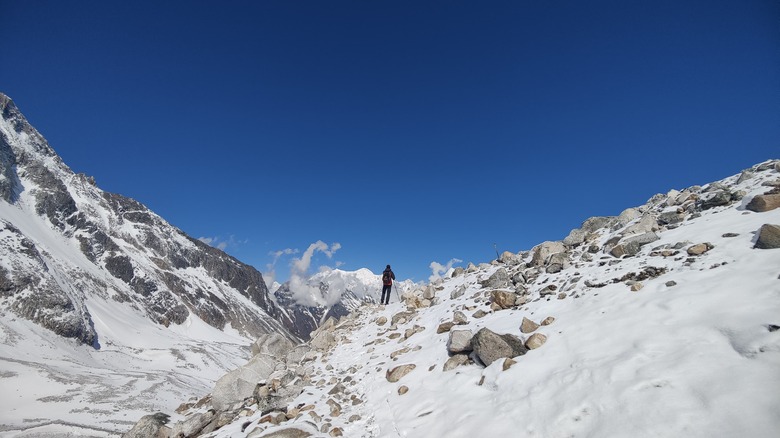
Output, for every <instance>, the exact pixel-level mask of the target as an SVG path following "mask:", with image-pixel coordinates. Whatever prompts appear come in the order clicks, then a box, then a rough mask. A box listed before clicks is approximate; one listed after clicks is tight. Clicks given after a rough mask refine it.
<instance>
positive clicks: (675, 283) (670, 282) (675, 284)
mask: <svg viewBox="0 0 780 438" xmlns="http://www.w3.org/2000/svg"><path fill="white" fill-rule="evenodd" d="M665 284H666V287H672V286H677V282H676V281H667V282H666V283H665Z"/></svg>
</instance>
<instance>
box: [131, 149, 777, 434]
mask: <svg viewBox="0 0 780 438" xmlns="http://www.w3.org/2000/svg"><path fill="white" fill-rule="evenodd" d="M402 298H403V302H401V303H399V302H396V301H395V300H394V302H393V303H391V304H390V305H389V306H379V305H376V304H373V303H371V302H363V303H362V304H361V305H360V307H358V308H357V309H356V310H355V311H354V312H352V313H351V314H349V315H348V316H345V317H342V318H341V319H339V320H338V321H335V320H333V319H331V320H329V321H327V322H326V323H325V324H323V325H322V326H321V327H320V328H319V329H318V330H317V331H316V332H315V333H313V335H312V339H311V341H310V342H309V344H308V346H306V347H302V346H293V345H292V344H285V343H284V341H283V340H278V339H276V340H271V339H265V340H259V341H258V343H257V344H256V346H255V348H254V353H255V356H253V358H252V359H251V360H250V362H248V363H246V364H244V365H242V366H241V367H239V368H238V369H236V370H235V371H233V372H231V373H229V374H228V375H225V376H223V377H222V378H220V380H219V381H218V382H217V385H216V386H215V388H214V390H213V391H212V393H211V394H210V395H209V396H207V397H205V398H203V399H201V400H200V401H198V402H197V403H195V402H192V403H188V404H187V405H185V406H183V409H182V410H180V412H181V413H184V416H182V415H178V414H173V413H171V414H172V415H173V418H171V419H170V421H168V418H167V417H166V415H162V414H157V415H148V416H145V417H143V418H142V419H141V420H140V421H139V422H138V423H137V424H136V426H135V427H134V428H133V429H132V430H131V431H130V432H128V433H127V434H126V435H125V436H126V437H128V438H132V437H140V436H166V437H167V436H177V435H179V434H181V435H183V436H203V437H212V438H227V437H244V436H247V437H265V436H269V437H270V436H274V437H281V436H290V437H292V436H295V437H307V436H311V437H320V436H346V437H398V436H403V437H442V436H447V437H452V438H457V437H463V438H468V437H474V436H489V437H508V436H512V437H545V438H546V437H606V438H609V437H670V438H671V437H680V436H686V437H702V438H704V437H738V436H740V437H741V436H750V437H762V438H770V437H776V436H777V431H778V430H780V416H778V414H777V403H778V400H779V399H778V394H780V373H778V370H780V161H778V160H776V161H768V162H765V163H761V164H759V165H756V166H754V167H753V168H751V169H748V170H745V171H743V172H742V173H740V174H737V175H734V176H731V177H728V178H725V179H723V180H721V181H718V182H715V183H710V184H706V185H704V186H694V187H689V188H687V189H684V190H680V191H678V190H671V191H669V192H668V193H667V194H659V195H656V196H654V197H652V198H651V199H650V200H649V201H648V202H647V203H646V204H645V205H642V206H640V207H636V208H629V209H627V210H625V211H623V212H622V213H621V214H620V215H618V216H610V217H594V218H590V219H588V220H586V221H585V222H584V223H583V224H582V226H581V227H580V228H578V229H575V230H572V232H571V233H570V234H569V235H568V236H566V237H565V238H564V239H562V240H561V241H556V242H543V243H540V244H539V245H537V246H535V247H534V248H532V249H531V250H530V251H523V252H520V253H517V254H515V253H510V252H506V253H504V254H502V255H501V257H500V258H499V260H494V261H492V262H491V263H482V264H480V265H479V266H475V265H473V264H469V266H468V267H467V268H465V269H464V268H456V269H454V270H451V271H450V272H449V274H448V275H447V276H446V278H444V279H443V280H441V281H437V282H434V283H433V284H429V285H424V286H419V287H415V288H411V289H410V290H407V291H405V293H404V294H403V295H402ZM242 385H243V387H244V388H243V389H238V388H239V387H240V386H242ZM166 421H167V425H166V424H165V423H166ZM154 434H157V435H154Z"/></svg>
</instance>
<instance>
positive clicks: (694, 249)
mask: <svg viewBox="0 0 780 438" xmlns="http://www.w3.org/2000/svg"><path fill="white" fill-rule="evenodd" d="M712 248H714V246H713V245H712V244H711V243H709V242H705V243H699V244H696V245H692V246H690V247H688V255H692V256H698V255H702V254H704V253H705V252H707V251H709V250H711V249H712Z"/></svg>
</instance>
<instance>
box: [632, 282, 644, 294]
mask: <svg viewBox="0 0 780 438" xmlns="http://www.w3.org/2000/svg"><path fill="white" fill-rule="evenodd" d="M642 287H643V286H642V283H640V282H638V281H637V282H636V283H634V284H632V285H631V292H638V291H640V290H642Z"/></svg>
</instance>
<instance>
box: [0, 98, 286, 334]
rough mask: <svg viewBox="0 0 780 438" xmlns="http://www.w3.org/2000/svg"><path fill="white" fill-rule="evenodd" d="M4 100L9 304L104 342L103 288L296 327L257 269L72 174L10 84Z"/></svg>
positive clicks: (1, 229)
mask: <svg viewBox="0 0 780 438" xmlns="http://www.w3.org/2000/svg"><path fill="white" fill-rule="evenodd" d="M0 111H2V121H1V122H0V175H1V176H2V178H0V197H2V200H0V203H2V207H1V208H0V236H2V238H0V247H1V248H2V253H3V254H4V255H3V256H2V257H1V258H0V291H2V295H3V301H2V308H3V309H7V310H8V311H9V312H12V313H13V314H15V315H17V316H18V317H21V318H25V319H29V320H31V321H34V322H35V323H37V324H39V325H41V326H43V327H45V328H47V329H49V330H52V331H53V332H55V333H57V334H58V335H61V336H64V337H68V338H73V339H76V340H78V341H80V342H82V343H85V344H87V345H92V346H94V347H95V348H99V346H100V333H98V332H97V331H96V330H95V324H94V320H93V316H92V313H91V309H90V307H89V300H90V299H91V298H93V297H100V298H101V299H104V300H109V301H112V302H114V303H116V304H117V305H118V306H127V307H132V308H135V309H138V310H139V311H140V312H142V313H144V314H145V315H147V317H148V318H150V319H151V320H153V321H155V322H157V323H159V324H162V325H164V326H170V325H178V324H183V323H184V322H185V321H187V319H188V318H189V317H190V315H194V316H196V317H198V318H200V319H201V320H203V321H205V322H206V323H207V324H209V325H211V326H213V327H216V328H218V329H224V328H225V327H226V326H230V327H231V328H233V329H236V330H238V331H239V332H241V333H244V334H246V335H247V336H249V337H251V338H255V337H257V336H259V335H260V334H263V333H271V332H280V333H288V334H289V333H291V332H293V333H294V332H295V325H294V323H293V322H292V321H290V320H289V319H286V318H285V316H284V314H283V313H282V312H280V311H279V309H278V308H277V307H276V306H275V305H274V303H273V302H272V301H271V300H270V299H269V292H268V289H267V288H266V285H265V283H264V282H263V278H262V276H261V274H260V273H259V272H258V271H257V270H255V269H254V268H252V267H251V266H248V265H245V264H243V263H241V262H240V261H238V260H236V259H235V258H233V257H230V256H228V255H227V254H225V253H224V252H222V251H220V250H218V249H215V248H212V247H210V246H208V245H206V244H204V243H202V242H200V241H198V240H196V239H193V238H191V237H189V236H187V235H186V234H185V233H183V232H182V231H181V230H179V229H177V228H175V227H173V226H171V225H170V224H168V223H167V222H165V220H163V219H162V218H160V217H159V216H157V215H156V214H154V213H153V212H152V211H150V210H149V209H148V208H146V207H145V206H144V205H142V204H141V203H139V202H137V201H135V200H133V199H130V198H126V197H124V196H121V195H118V194H113V193H107V192H104V191H102V190H100V188H98V187H97V186H96V185H95V181H94V180H93V179H92V178H90V177H88V176H86V175H83V174H78V175H77V174H74V173H73V172H72V171H71V170H70V169H69V168H68V167H67V166H66V165H65V163H63V162H62V160H61V159H60V157H59V156H58V155H57V154H56V153H55V152H54V150H53V149H52V148H51V147H50V146H49V145H48V143H47V142H46V140H45V139H44V138H43V137H42V136H41V135H40V134H39V133H38V132H37V131H36V130H35V129H34V128H33V127H32V126H31V125H30V124H29V123H28V122H27V120H26V119H25V118H24V116H23V115H22V114H21V113H20V112H19V110H18V109H17V107H16V106H15V105H14V103H13V102H12V101H11V100H10V99H9V98H8V97H7V96H5V95H0ZM289 336H291V337H293V338H294V337H295V335H294V334H289Z"/></svg>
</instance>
